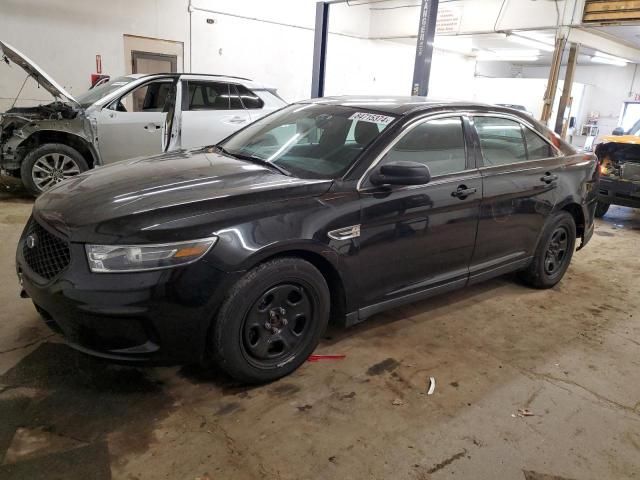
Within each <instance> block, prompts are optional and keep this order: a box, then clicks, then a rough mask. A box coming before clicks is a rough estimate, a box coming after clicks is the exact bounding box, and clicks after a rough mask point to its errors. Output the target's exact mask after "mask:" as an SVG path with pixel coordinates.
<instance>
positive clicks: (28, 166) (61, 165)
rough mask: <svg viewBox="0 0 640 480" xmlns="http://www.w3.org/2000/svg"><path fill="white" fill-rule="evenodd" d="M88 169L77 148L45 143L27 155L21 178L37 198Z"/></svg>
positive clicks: (23, 162) (22, 166)
mask: <svg viewBox="0 0 640 480" xmlns="http://www.w3.org/2000/svg"><path fill="white" fill-rule="evenodd" d="M88 169H89V166H88V165H87V162H86V160H85V159H84V157H83V156H82V155H81V154H80V152H78V151H77V150H76V149H75V148H72V147H70V146H68V145H64V144H62V143H45V144H44V145H40V146H39V147H37V148H34V149H33V150H31V151H30V152H29V153H27V155H25V157H24V160H23V161H22V165H21V167H20V177H21V178H22V183H23V184H24V186H25V188H26V189H27V190H28V191H29V193H31V195H33V196H34V197H37V196H38V195H40V194H41V193H42V192H44V191H46V190H48V189H49V188H51V187H53V186H54V185H55V184H56V183H60V182H61V181H63V180H66V179H67V178H71V177H75V176H76V175H78V174H80V173H82V172H84V171H86V170H88Z"/></svg>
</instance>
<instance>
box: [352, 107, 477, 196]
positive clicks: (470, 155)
mask: <svg viewBox="0 0 640 480" xmlns="http://www.w3.org/2000/svg"><path fill="white" fill-rule="evenodd" d="M452 117H458V118H460V120H461V123H462V137H463V140H464V151H465V165H466V168H465V169H464V170H461V171H459V172H450V173H445V174H442V175H434V176H433V177H431V178H432V180H438V179H441V178H447V177H451V176H454V177H455V176H460V175H463V174H465V173H469V172H473V171H475V170H477V168H478V165H477V156H476V155H475V154H474V145H473V143H472V142H470V140H471V139H470V137H469V135H470V132H471V131H472V129H473V126H472V125H471V124H470V122H469V113H468V112H466V111H455V110H449V111H447V112H428V113H427V114H425V115H421V116H419V117H416V118H413V119H411V120H409V121H408V122H407V123H406V124H405V125H404V126H403V127H402V130H401V131H400V132H399V133H398V135H396V136H395V137H394V138H393V139H391V140H390V141H389V143H388V144H387V145H386V146H385V147H384V148H383V149H382V151H381V152H380V153H379V154H378V155H377V156H376V157H375V159H374V160H373V161H372V162H371V164H370V165H369V166H368V167H367V169H366V170H365V172H364V173H363V174H362V176H361V177H360V179H359V180H358V182H357V184H356V190H357V191H359V192H360V191H363V190H367V189H370V188H372V187H375V188H378V187H376V186H375V185H372V184H371V182H370V181H369V178H370V177H371V173H372V172H373V170H374V169H375V168H376V167H377V166H378V165H379V164H380V162H382V160H383V159H384V157H385V156H386V155H387V154H388V153H389V152H390V151H391V149H393V147H394V146H395V145H396V144H397V143H398V142H399V141H400V140H402V138H403V137H404V136H405V135H407V134H408V133H409V132H411V131H413V129H414V128H416V127H418V126H419V125H422V124H423V123H426V122H428V121H430V120H439V119H443V118H452ZM431 183H432V182H431V181H430V182H429V183H426V184H424V185H407V186H403V187H399V188H417V187H428V186H429V185H431Z"/></svg>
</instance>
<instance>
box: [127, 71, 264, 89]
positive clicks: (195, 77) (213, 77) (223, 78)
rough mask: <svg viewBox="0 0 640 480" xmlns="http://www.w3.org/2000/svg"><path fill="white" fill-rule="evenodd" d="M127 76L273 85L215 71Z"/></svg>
mask: <svg viewBox="0 0 640 480" xmlns="http://www.w3.org/2000/svg"><path fill="white" fill-rule="evenodd" d="M126 76H127V77H130V78H135V79H136V80H137V79H139V78H147V77H148V78H152V77H156V76H160V77H181V78H184V79H187V80H189V79H191V80H201V79H208V80H219V81H221V82H227V83H240V84H242V85H244V86H246V87H248V88H252V89H271V88H273V87H270V86H267V85H265V84H263V83H260V82H256V81H254V80H251V79H250V78H245V77H237V76H234V75H218V74H215V73H186V72H178V73H176V72H168V73H132V74H129V75H126Z"/></svg>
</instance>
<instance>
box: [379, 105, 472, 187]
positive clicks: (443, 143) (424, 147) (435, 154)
mask: <svg viewBox="0 0 640 480" xmlns="http://www.w3.org/2000/svg"><path fill="white" fill-rule="evenodd" d="M400 161H402V162H417V163H423V164H425V165H426V166H428V167H429V170H430V171H431V175H433V176H436V175H444V174H447V173H455V172H461V171H463V170H465V169H466V155H465V144H464V133H463V130H462V119H461V118H460V117H452V118H439V119H434V120H428V121H426V122H424V123H423V124H421V125H418V126H417V127H415V128H414V129H413V130H411V131H410V132H409V133H407V134H406V135H405V136H404V137H402V138H401V139H400V141H398V143H396V144H395V145H394V146H393V148H392V149H391V150H390V151H389V153H387V155H386V156H385V158H384V160H383V163H390V162H400Z"/></svg>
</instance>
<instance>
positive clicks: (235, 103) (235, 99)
mask: <svg viewBox="0 0 640 480" xmlns="http://www.w3.org/2000/svg"><path fill="white" fill-rule="evenodd" d="M229 92H230V94H231V95H230V96H229V101H230V105H231V110H244V107H243V106H242V102H241V101H240V96H239V95H238V89H237V88H236V86H235V85H229Z"/></svg>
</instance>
